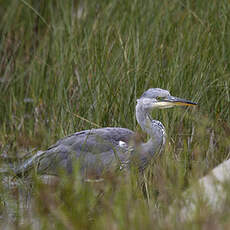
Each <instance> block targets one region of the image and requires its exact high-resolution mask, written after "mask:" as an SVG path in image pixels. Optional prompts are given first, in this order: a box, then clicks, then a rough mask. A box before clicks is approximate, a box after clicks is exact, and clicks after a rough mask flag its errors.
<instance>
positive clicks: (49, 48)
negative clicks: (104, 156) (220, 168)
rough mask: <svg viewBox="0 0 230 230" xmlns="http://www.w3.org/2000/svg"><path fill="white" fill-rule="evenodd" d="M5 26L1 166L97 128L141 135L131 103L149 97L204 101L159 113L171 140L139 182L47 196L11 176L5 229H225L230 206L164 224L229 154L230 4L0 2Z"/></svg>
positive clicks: (0, 74) (0, 62) (47, 191)
mask: <svg viewBox="0 0 230 230" xmlns="http://www.w3.org/2000/svg"><path fill="white" fill-rule="evenodd" d="M0 19H1V20H0V35H1V36H0V153H1V155H3V156H4V155H6V156H7V157H15V156H17V157H20V156H22V155H23V154H25V153H26V152H28V151H30V150H31V149H33V148H37V149H45V148H47V147H48V146H49V145H51V144H53V143H54V142H55V141H56V140H58V139H59V138H61V137H63V136H65V135H67V134H70V133H73V132H76V131H80V130H82V129H89V128H95V127H96V125H95V124H97V125H98V126H100V127H104V126H120V127H126V128H130V129H132V130H135V131H137V132H140V133H141V129H140V128H139V127H138V125H137V123H136V120H135V113H134V110H135V103H136V99H137V98H138V97H139V96H140V95H141V94H142V92H143V91H145V90H146V89H148V88H151V87H160V88H165V89H168V90H170V92H171V94H172V95H175V96H179V97H183V98H187V99H191V100H193V101H196V102H198V103H199V107H198V108H196V109H194V110H191V109H178V108H176V109H170V110H167V111H166V110H164V111H156V112H154V114H153V116H154V117H156V118H157V119H159V120H161V121H162V122H163V123H164V124H165V126H166V129H167V133H168V139H167V145H166V150H165V153H164V155H163V156H162V158H160V159H156V161H155V162H153V165H152V166H150V167H149V168H148V170H147V171H146V173H145V177H144V178H139V176H138V175H137V174H136V173H135V172H131V173H130V174H129V175H119V174H115V175H110V176H109V177H108V178H106V179H105V181H104V182H100V183H83V184H82V183H80V182H79V180H77V174H76V175H73V177H72V178H66V177H65V175H63V178H62V179H61V183H58V184H55V185H50V186H48V185H44V184H43V183H42V182H41V181H40V180H39V178H36V177H35V178H34V179H33V183H32V185H31V184H29V185H28V183H27V182H24V181H20V182H17V183H19V186H18V187H17V188H13V189H11V190H9V188H8V186H9V182H7V181H5V180H3V179H4V178H3V179H2V183H1V186H0V190H1V207H0V212H1V217H2V220H1V222H2V225H1V226H2V228H3V227H4V229H5V226H6V223H8V222H11V224H10V225H9V228H18V229H20V228H21V229H36V227H37V228H39V229H108V228H111V229H207V228H209V226H214V229H229V227H230V221H229V219H228V216H229V214H230V212H229V207H230V203H229V201H226V208H225V209H223V210H221V211H220V212H218V213H213V212H211V211H209V210H208V208H206V206H205V205H204V206H203V207H202V205H201V208H200V210H202V208H204V207H205V210H206V211H205V212H198V213H197V216H196V217H195V218H194V220H192V221H190V222H186V223H182V222H180V221H177V219H174V221H172V220H170V221H169V220H167V219H166V218H165V216H166V215H167V213H168V207H169V206H170V204H172V202H173V201H174V200H175V199H180V198H181V194H182V192H183V191H184V190H185V189H186V188H187V187H188V186H190V185H191V184H193V183H194V182H195V181H197V180H198V178H200V177H202V176H203V175H205V174H206V173H207V172H208V171H209V170H211V169H212V168H213V167H214V166H216V165H217V164H219V163H221V162H222V161H223V160H224V159H226V158H228V155H229V153H230V138H229V137H230V115H229V105H230V89H229V87H230V67H229V60H230V40H229V34H230V4H229V2H228V1H227V0H223V1H218V0H213V1H209V0H197V1H192V0H187V1H178V0H170V1H169V0H163V1H159V0H156V1H151V0H146V1H136V0H134V1H131V0H125V1H115V0H111V1H106V0H100V1H89V0H86V1H44V0H41V1H33V0H20V1H6V0H1V1H0ZM83 118H84V119H83ZM85 119H87V120H88V121H91V122H86V121H85ZM140 180H144V185H143V186H141V185H140V184H141V182H140ZM31 186H32V187H31ZM229 195H230V194H229ZM22 200H24V202H22ZM227 204H229V206H228V205H227ZM175 212H176V211H175ZM10 216H11V217H10Z"/></svg>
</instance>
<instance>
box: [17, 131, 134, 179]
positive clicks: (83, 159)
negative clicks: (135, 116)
mask: <svg viewBox="0 0 230 230" xmlns="http://www.w3.org/2000/svg"><path fill="white" fill-rule="evenodd" d="M133 135H134V132H133V131H131V130H129V129H125V128H109V127H108V128H101V129H91V130H85V131H81V132H76V133H74V134H72V135H70V136H67V137H65V138H63V139H60V140H59V141H57V142H56V143H55V144H54V145H52V146H50V147H49V148H48V150H46V151H44V152H43V153H42V154H41V152H40V153H39V155H38V157H36V155H35V156H33V158H34V159H33V160H31V159H29V160H30V162H31V163H32V162H33V164H36V169H37V172H38V173H41V174H53V175H56V174H58V169H60V168H62V169H64V170H66V171H67V172H68V173H71V172H72V170H73V162H74V161H76V160H77V161H79V162H80V170H81V172H82V173H83V174H89V173H90V174H101V173H102V172H103V171H104V170H106V169H107V168H111V167H113V165H117V163H119V161H121V162H124V161H127V158H128V157H129V156H128V154H127V151H126V150H127V149H125V148H122V147H121V146H119V142H120V141H122V142H125V143H127V145H128V142H129V140H130V139H131V138H132V136H133ZM31 163H28V162H27V163H26V162H25V163H24V165H26V167H22V169H23V170H24V172H25V171H26V169H27V168H31ZM19 171H20V170H19Z"/></svg>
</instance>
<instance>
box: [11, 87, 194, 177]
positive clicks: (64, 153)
mask: <svg viewBox="0 0 230 230" xmlns="http://www.w3.org/2000/svg"><path fill="white" fill-rule="evenodd" d="M174 105H195V103H193V102H190V101H187V100H184V99H180V98H175V97H172V96H170V93H169V92H168V91H167V90H163V89H159V88H151V89H149V90H147V91H146V92H144V93H143V95H142V96H141V97H140V99H138V100H137V105H136V119H137V122H138V123H139V125H140V126H141V128H142V130H143V131H145V132H146V133H147V134H148V135H149V136H150V139H149V140H148V141H147V142H146V143H136V142H135V138H134V135H135V134H134V132H133V131H131V130H129V129H126V128H118V127H107V128H100V129H91V130H85V131H81V132H76V133H74V134H72V135H70V136H67V137H65V138H63V139H60V140H59V141H58V142H57V143H56V144H54V145H52V146H51V147H50V148H49V149H47V150H46V151H39V152H37V153H36V154H35V155H34V156H32V157H31V158H29V159H28V160H26V161H25V162H24V163H23V164H22V165H21V166H19V167H18V168H17V169H16V170H15V173H16V174H17V175H23V174H25V175H26V174H28V173H29V172H30V170H31V169H32V168H35V169H36V171H37V173H39V174H51V175H58V173H59V170H60V169H63V170H65V171H66V172H67V173H71V172H72V170H73V165H74V163H75V162H77V163H78V164H79V168H80V172H81V174H82V176H83V177H88V176H90V175H94V176H95V175H101V174H103V172H107V171H109V170H114V169H116V168H118V169H119V168H120V169H123V168H128V167H129V164H130V162H131V161H132V160H134V159H135V161H137V164H138V167H139V168H140V169H142V170H143V169H144V168H145V167H146V166H147V164H148V163H149V162H150V161H151V159H152V157H153V156H154V154H156V153H159V152H160V151H161V149H162V147H163V146H164V143H165V138H166V132H165V128H164V126H163V124H162V123H161V122H160V121H157V120H153V119H152V118H151V116H150V114H149V112H150V111H151V110H152V109H154V108H169V107H172V106H174Z"/></svg>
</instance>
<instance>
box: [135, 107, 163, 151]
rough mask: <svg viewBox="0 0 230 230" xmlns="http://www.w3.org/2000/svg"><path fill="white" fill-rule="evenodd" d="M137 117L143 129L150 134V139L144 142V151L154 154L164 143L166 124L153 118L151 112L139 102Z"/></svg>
mask: <svg viewBox="0 0 230 230" xmlns="http://www.w3.org/2000/svg"><path fill="white" fill-rule="evenodd" d="M136 119H137V122H138V124H139V125H140V126H141V128H142V130H143V131H144V132H146V133H147V134H148V135H149V136H150V140H149V141H148V142H146V143H144V144H143V151H145V152H148V153H150V154H151V155H153V154H154V153H155V152H156V151H158V150H159V149H160V148H161V146H162V144H163V143H164V138H165V130H164V126H163V125H162V123H161V122H160V121H157V120H153V119H152V118H151V116H150V114H149V112H148V111H147V110H146V109H144V108H143V106H142V105H141V104H139V103H137V105H136Z"/></svg>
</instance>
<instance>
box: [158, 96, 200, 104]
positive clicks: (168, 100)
mask: <svg viewBox="0 0 230 230" xmlns="http://www.w3.org/2000/svg"><path fill="white" fill-rule="evenodd" d="M161 102H165V103H167V104H168V106H196V105H197V103H195V102H192V101H189V100H186V99H182V98H179V97H173V96H168V97H167V98H164V99H162V100H161Z"/></svg>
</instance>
